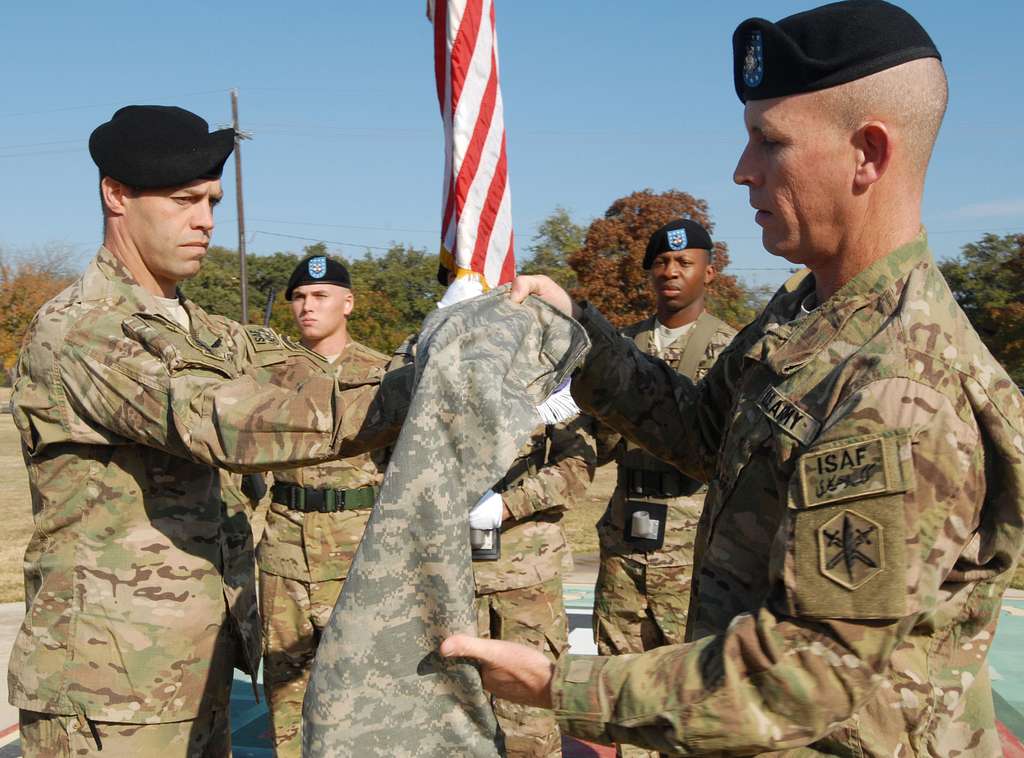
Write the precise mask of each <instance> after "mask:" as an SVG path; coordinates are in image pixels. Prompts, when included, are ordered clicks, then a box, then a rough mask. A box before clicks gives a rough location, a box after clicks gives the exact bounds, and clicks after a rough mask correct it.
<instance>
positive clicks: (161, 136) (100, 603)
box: [8, 106, 411, 758]
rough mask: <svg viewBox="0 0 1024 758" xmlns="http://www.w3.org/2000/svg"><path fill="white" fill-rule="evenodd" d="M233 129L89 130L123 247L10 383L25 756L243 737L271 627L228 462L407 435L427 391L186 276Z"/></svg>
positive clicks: (193, 265)
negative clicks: (243, 702) (232, 308)
mask: <svg viewBox="0 0 1024 758" xmlns="http://www.w3.org/2000/svg"><path fill="white" fill-rule="evenodd" d="M233 141H234V136H233V133H232V132H231V130H222V131H219V132H215V133H213V134H210V133H208V127H207V124H206V122H205V121H203V120H202V119H201V118H199V117H198V116H196V115H194V114H192V113H189V112H188V111H185V110H182V109H180V108H171V107H162V106H129V107H127V108H123V109H121V110H119V111H118V112H117V113H115V114H114V116H113V118H112V119H111V120H110V121H109V122H108V123H106V124H103V125H101V126H100V127H98V128H97V130H96V131H95V132H94V133H93V135H92V137H91V139H90V152H91V154H92V156H93V158H94V160H95V161H96V163H97V165H98V166H99V168H100V189H101V195H102V199H103V208H104V245H103V247H101V248H100V250H99V252H98V253H97V256H96V258H95V260H94V261H93V262H92V263H91V264H90V265H89V267H88V269H87V270H86V272H85V273H84V274H83V276H82V277H81V278H80V279H79V280H78V281H77V282H75V283H74V284H72V285H71V286H70V287H68V288H67V289H66V290H64V292H62V293H60V294H59V295H57V296H56V297H55V298H54V299H53V300H51V301H50V302H49V303H47V304H46V305H44V306H43V308H42V309H40V311H39V313H38V314H37V316H36V318H35V320H34V321H33V322H32V325H31V327H30V329H29V333H28V335H27V336H26V339H25V342H24V345H23V348H22V351H21V355H20V359H19V364H18V370H17V378H16V380H15V387H14V393H13V396H12V406H13V411H14V420H15V423H16V424H17V426H18V429H19V431H20V433H21V438H22V443H23V452H24V455H25V460H26V465H27V467H28V471H29V482H30V487H31V494H32V507H33V516H34V520H35V533H34V534H33V536H32V539H31V541H30V543H29V546H28V549H27V551H26V555H25V585H26V586H25V589H26V599H27V612H26V616H25V621H24V622H23V624H22V627H21V630H20V631H19V634H18V637H17V639H16V640H15V643H14V649H13V651H12V654H11V662H10V670H9V671H10V673H9V677H8V679H9V688H10V701H11V703H12V705H15V706H17V707H18V708H19V709H20V721H21V741H22V748H23V750H24V754H25V755H26V756H45V757H46V758H54V756H71V755H76V756H84V755H96V754H100V751H102V753H101V754H102V755H119V756H152V755H160V756H166V757H167V758H172V757H173V756H211V757H213V756H218V757H219V756H224V755H228V754H229V753H230V750H231V748H230V741H231V737H230V726H229V723H228V700H229V693H230V687H231V680H232V669H233V667H234V666H236V665H237V666H239V667H241V668H243V669H244V670H246V671H248V672H249V673H250V674H253V673H254V672H255V671H256V668H257V665H258V663H259V654H260V630H259V622H258V614H257V612H256V605H255V586H254V578H253V566H254V560H253V553H252V535H251V532H250V526H249V522H248V519H247V517H246V504H247V502H248V497H247V496H246V495H244V494H242V493H241V490H240V485H239V483H238V482H237V480H236V479H234V478H228V477H226V476H225V475H224V474H223V471H222V470H223V469H231V470H233V471H235V472H238V473H244V472H246V471H261V470H267V469H271V468H276V467H278V466H281V465H286V464H288V465H298V464H303V465H305V464H309V463H313V462H315V461H320V460H329V459H332V458H336V457H339V456H349V455H355V454H358V453H360V452H363V451H365V450H367V449H373V448H377V447H382V446H385V445H388V444H390V443H391V442H392V441H393V440H394V438H395V437H396V435H397V431H398V427H399V425H400V422H401V417H402V415H403V414H404V411H405V408H406V407H407V406H408V397H407V394H408V391H409V386H411V383H409V382H408V381H407V380H408V379H409V377H404V378H403V377H400V376H399V377H389V379H388V380H387V381H385V382H382V381H381V380H379V379H377V378H372V379H367V380H366V381H365V382H363V383H361V384H358V385H356V384H344V385H343V384H341V383H340V382H338V380H337V379H335V378H334V377H328V376H327V375H326V374H322V375H321V376H319V377H313V378H308V379H305V377H306V376H307V375H308V374H309V364H310V363H318V362H319V359H318V358H317V357H316V356H314V355H313V354H312V353H309V351H306V350H303V349H301V348H293V347H291V346H289V345H287V344H286V343H284V342H282V340H281V339H280V338H279V337H278V336H277V335H276V334H275V333H274V332H273V331H271V330H269V329H263V328H260V327H240V326H239V325H238V324H236V323H234V322H231V321H228V320H226V319H223V318H219V317H213V316H210V315H208V314H206V313H205V312H204V311H203V310H202V309H201V308H199V307H198V306H196V305H195V304H194V303H192V302H190V301H188V300H186V299H185V298H184V297H183V296H181V294H180V293H178V292H177V290H176V285H177V284H178V283H179V282H180V281H181V280H183V279H185V278H187V277H188V276H191V275H193V274H194V273H195V272H196V271H197V270H198V269H199V265H200V262H201V260H202V257H203V255H204V254H205V251H206V247H207V245H208V243H209V239H210V234H211V232H212V229H213V206H214V205H215V204H216V203H217V201H218V200H219V199H220V196H221V189H220V181H219V178H218V177H219V176H220V173H221V168H222V166H223V164H224V162H225V160H226V159H227V156H228V155H229V153H230V152H231V149H232V146H233ZM296 376H302V377H304V381H302V385H301V387H300V386H299V382H298V381H297V380H296ZM403 381H406V384H405V385H404V386H403V384H402V382H403ZM392 391H394V392H395V393H396V398H395V400H394V401H392V400H389V399H388V397H387V396H388V394H389V393H391V392H392ZM403 393H404V395H405V396H404V397H403Z"/></svg>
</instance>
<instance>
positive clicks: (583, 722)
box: [552, 379, 986, 755]
mask: <svg viewBox="0 0 1024 758" xmlns="http://www.w3.org/2000/svg"><path fill="white" fill-rule="evenodd" d="M984 447H985V446H984V445H983V444H981V440H980V439H979V433H978V427H977V425H976V424H975V423H974V419H973V418H971V417H968V419H967V420H965V419H963V418H962V417H960V416H959V415H958V414H957V411H956V409H954V407H953V405H952V404H951V403H950V401H949V399H948V398H947V397H945V396H943V395H941V394H939V393H938V392H936V391H935V390H933V389H931V388H929V387H927V386H925V385H922V384H919V383H916V382H913V381H911V380H906V379H889V380H884V381H878V382H875V383H873V384H871V385H869V386H868V387H867V388H866V389H864V390H862V391H860V392H858V393H856V395H855V396H853V397H852V398H851V399H850V400H849V401H848V402H847V403H845V404H844V405H843V406H841V407H840V408H838V409H837V411H836V412H835V413H834V414H833V416H832V418H830V419H829V420H828V422H827V423H826V425H825V426H824V428H823V430H822V433H821V434H820V436H819V438H818V440H817V441H816V442H815V443H814V444H813V445H812V446H811V447H810V448H809V449H808V450H806V451H805V452H803V453H802V454H801V455H799V456H796V457H795V458H794V459H793V461H792V462H791V463H790V467H791V474H790V478H789V485H788V496H787V503H786V506H787V508H786V516H785V518H784V519H783V522H782V524H781V526H780V531H779V533H778V534H777V535H776V539H775V541H774V543H773V546H772V553H771V556H770V560H771V562H770V565H771V572H772V576H771V584H772V589H771V591H770V593H769V596H768V600H767V602H766V603H765V604H764V605H763V606H762V607H761V608H758V609H753V610H752V611H751V612H750V613H744V614H741V615H739V616H737V617H736V618H735V619H733V621H732V623H731V624H730V625H729V628H728V630H726V631H725V632H723V633H720V634H718V635H714V636H709V637H705V638H703V639H701V640H698V641H696V642H693V643H689V644H686V645H678V646H670V647H665V648H659V649H657V650H653V651H651V652H648V653H644V654H642V655H636V656H621V657H618V658H599V657H593V658H588V657H581V656H568V657H567V658H565V659H563V660H561V661H560V662H559V664H558V668H557V670H556V674H555V681H554V684H553V688H552V695H553V699H554V703H555V708H556V712H557V716H558V718H559V720H560V722H561V724H562V726H563V728H564V729H566V731H568V732H569V733H571V734H574V735H577V736H580V737H584V738H589V739H594V740H598V741H605V742H610V741H615V742H625V743H633V744H638V745H642V746H645V747H648V748H651V749H655V750H661V751H663V752H671V753H673V754H678V755H696V754H706V753H714V754H716V755H717V754H722V755H747V754H753V753H760V752H767V751H773V750H783V749H790V748H795V747H799V746H802V745H807V744H809V743H811V742H813V741H814V740H816V739H819V738H821V737H822V736H824V735H826V734H828V733H829V732H831V731H832V730H833V729H835V727H836V726H837V725H838V724H840V723H841V722H843V721H845V720H846V719H848V718H850V717H851V716H852V715H854V714H855V713H856V712H857V710H858V709H859V708H860V707H862V706H863V705H864V703H865V702H866V701H867V700H868V699H869V698H871V697H873V696H875V695H876V692H877V691H878V690H879V687H880V686H881V685H882V683H883V682H885V681H886V673H887V669H888V667H889V664H890V657H891V656H892V654H893V651H894V650H895V649H896V648H897V646H898V645H900V643H901V642H902V641H904V640H905V639H906V638H907V636H908V634H909V633H910V632H911V630H912V629H913V628H914V627H915V625H916V624H917V623H918V622H919V621H920V620H921V619H922V618H924V617H927V616H928V615H929V614H931V613H932V612H933V611H934V609H935V608H936V606H937V605H938V602H939V599H940V585H941V583H942V582H943V581H944V579H945V578H946V577H948V576H950V575H951V572H954V568H955V563H956V561H957V559H958V557H959V556H961V555H963V554H964V551H965V550H969V549H970V548H969V547H968V545H969V543H970V544H974V543H975V542H977V535H976V534H975V533H974V530H975V529H977V526H978V523H979V517H980V513H981V505H982V499H983V498H984V493H985V473H984V472H985V468H986V466H985V464H986V461H985V454H984ZM972 538H973V539H972ZM880 696H881V697H883V698H889V699H890V700H891V703H887V704H891V706H892V708H893V709H897V710H898V709H899V708H900V707H901V703H900V695H899V693H896V692H895V691H893V689H892V688H891V687H889V688H888V689H887V690H886V691H883V692H882V693H881V695H880Z"/></svg>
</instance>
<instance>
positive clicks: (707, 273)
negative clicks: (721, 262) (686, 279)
mask: <svg viewBox="0 0 1024 758" xmlns="http://www.w3.org/2000/svg"><path fill="white" fill-rule="evenodd" d="M716 276H718V270H717V269H716V268H715V264H714V263H709V264H708V265H707V268H705V269H704V284H705V285H708V284H711V282H713V281H715V277H716Z"/></svg>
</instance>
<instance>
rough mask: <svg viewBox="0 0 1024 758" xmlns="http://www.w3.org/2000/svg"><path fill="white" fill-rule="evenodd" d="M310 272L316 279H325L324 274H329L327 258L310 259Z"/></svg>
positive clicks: (319, 256) (321, 256)
mask: <svg viewBox="0 0 1024 758" xmlns="http://www.w3.org/2000/svg"><path fill="white" fill-rule="evenodd" d="M308 270H309V275H310V276H311V277H313V278H314V279H323V278H324V274H326V273H327V258H326V257H325V256H323V255H318V256H316V257H314V258H310V259H309V265H308Z"/></svg>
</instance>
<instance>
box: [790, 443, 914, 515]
mask: <svg viewBox="0 0 1024 758" xmlns="http://www.w3.org/2000/svg"><path fill="white" fill-rule="evenodd" d="M903 443H906V444H907V445H909V437H908V436H907V435H906V434H902V435H900V434H897V435H888V436H883V435H876V436H874V437H867V438H859V439H856V440H849V441H846V440H840V441H839V442H838V443H836V444H834V445H832V446H829V447H825V448H823V449H816V450H815V451H814V452H813V453H809V454H808V455H805V456H803V458H801V459H800V486H801V489H802V491H803V496H804V506H805V507H807V508H810V507H813V506H816V505H823V504H825V503H834V502H838V501H841V500H851V499H854V498H862V497H867V496H871V495H881V494H884V493H890V492H905V491H906V490H907V489H909V488H910V480H911V476H910V475H909V474H908V473H907V471H905V469H906V468H908V467H909V466H910V460H909V457H908V459H907V460H906V461H905V464H903V465H901V462H900V459H899V451H900V445H901V444H903Z"/></svg>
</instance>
